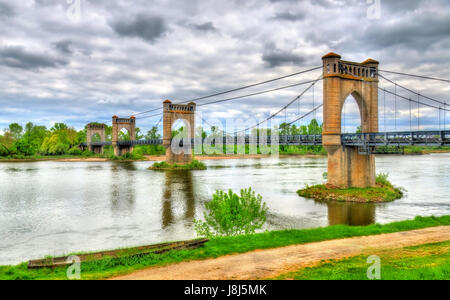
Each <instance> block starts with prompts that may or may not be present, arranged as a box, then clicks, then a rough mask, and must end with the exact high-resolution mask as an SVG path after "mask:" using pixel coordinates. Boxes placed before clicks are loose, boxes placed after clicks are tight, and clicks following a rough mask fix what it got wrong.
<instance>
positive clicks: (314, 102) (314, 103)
mask: <svg viewBox="0 0 450 300" xmlns="http://www.w3.org/2000/svg"><path fill="white" fill-rule="evenodd" d="M315 89H316V84H315V83H314V84H313V90H312V93H313V109H314V108H315V107H316V95H315ZM313 116H314V120H316V111H314V114H313ZM316 121H317V120H316Z"/></svg>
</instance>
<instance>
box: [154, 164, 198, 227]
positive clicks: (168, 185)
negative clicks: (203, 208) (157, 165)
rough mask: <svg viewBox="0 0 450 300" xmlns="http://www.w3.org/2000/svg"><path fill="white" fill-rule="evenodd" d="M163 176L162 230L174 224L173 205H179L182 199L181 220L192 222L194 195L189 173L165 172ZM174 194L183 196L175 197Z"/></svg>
mask: <svg viewBox="0 0 450 300" xmlns="http://www.w3.org/2000/svg"><path fill="white" fill-rule="evenodd" d="M164 176H165V183H164V190H163V194H162V199H163V205H162V228H163V229H164V228H167V227H168V226H170V225H172V224H174V223H175V216H174V203H176V204H180V203H179V201H181V200H180V199H184V214H183V219H185V220H186V221H188V222H192V220H193V219H194V217H195V194H194V183H193V178H192V173H191V172H189V171H166V172H164ZM174 194H183V197H175V195H174Z"/></svg>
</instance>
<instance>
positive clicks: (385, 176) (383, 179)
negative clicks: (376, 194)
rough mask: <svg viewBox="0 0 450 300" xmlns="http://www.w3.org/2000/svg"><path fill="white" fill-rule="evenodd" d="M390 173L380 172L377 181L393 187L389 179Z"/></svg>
mask: <svg viewBox="0 0 450 300" xmlns="http://www.w3.org/2000/svg"><path fill="white" fill-rule="evenodd" d="M388 177H389V174H387V173H380V174H378V175H377V178H376V183H377V184H379V185H382V186H386V187H392V183H391V182H390V181H389V180H388Z"/></svg>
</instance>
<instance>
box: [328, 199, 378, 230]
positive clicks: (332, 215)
mask: <svg viewBox="0 0 450 300" xmlns="http://www.w3.org/2000/svg"><path fill="white" fill-rule="evenodd" d="M327 205H328V223H329V224H330V225H338V224H345V225H352V226H364V225H370V224H374V223H375V211H376V206H375V205H374V204H363V203H328V204H327Z"/></svg>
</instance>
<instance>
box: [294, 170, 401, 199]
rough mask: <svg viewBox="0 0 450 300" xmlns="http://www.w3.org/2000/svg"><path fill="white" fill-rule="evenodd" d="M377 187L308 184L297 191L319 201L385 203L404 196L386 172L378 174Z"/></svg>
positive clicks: (305, 196) (300, 194)
mask: <svg viewBox="0 0 450 300" xmlns="http://www.w3.org/2000/svg"><path fill="white" fill-rule="evenodd" d="M376 183H377V186H376V187H369V188H345V189H343V188H336V187H330V186H328V185H324V184H321V185H315V186H307V187H306V188H304V189H302V190H299V191H298V192H297V193H298V195H299V196H300V197H304V198H309V199H314V200H317V201H335V202H358V203H383V202H392V201H395V200H397V199H400V198H402V197H403V192H402V190H401V189H399V188H397V187H395V186H394V185H393V184H392V183H391V182H389V181H388V180H387V175H386V174H380V175H378V176H377V180H376Z"/></svg>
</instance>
